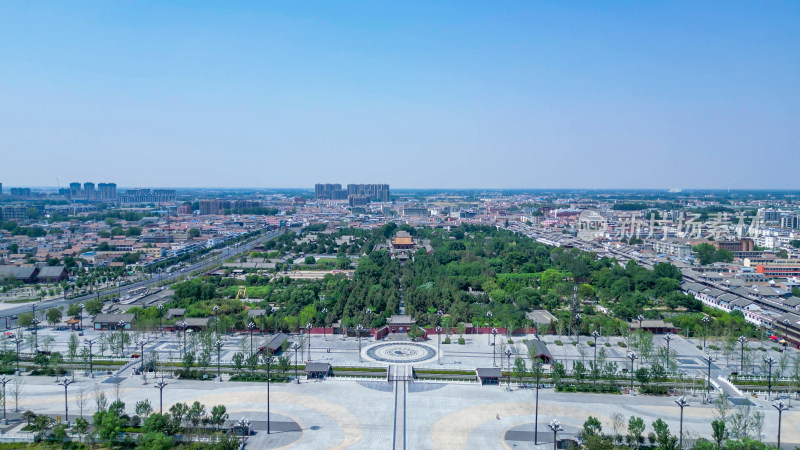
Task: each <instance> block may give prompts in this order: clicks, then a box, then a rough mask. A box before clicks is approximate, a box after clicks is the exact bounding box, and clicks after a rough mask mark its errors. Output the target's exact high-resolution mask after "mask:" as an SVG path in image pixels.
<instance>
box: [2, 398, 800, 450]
mask: <svg viewBox="0 0 800 450" xmlns="http://www.w3.org/2000/svg"><path fill="white" fill-rule="evenodd" d="M3 386H4V387H5V384H4V385H3ZM3 398H5V396H3ZM772 406H773V407H774V408H775V409H777V410H778V450H780V448H781V420H782V419H783V412H784V411H786V410H787V409H789V405H787V404H785V403H783V400H778V401H777V402H775V403H773V404H772ZM3 415H4V416H3V417H5V402H3ZM759 437H760V436H759Z"/></svg>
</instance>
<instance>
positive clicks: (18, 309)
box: [0, 230, 284, 329]
mask: <svg viewBox="0 0 800 450" xmlns="http://www.w3.org/2000/svg"><path fill="white" fill-rule="evenodd" d="M283 233H284V230H272V231H269V232H268V233H266V234H265V235H262V236H259V237H257V238H255V239H253V240H252V241H250V242H248V243H246V244H244V245H234V246H233V248H231V247H224V248H223V250H222V253H221V254H219V255H213V256H208V257H206V258H204V259H202V260H200V261H198V262H196V263H194V264H192V265H191V266H188V267H186V268H185V269H184V270H182V271H175V272H173V273H170V274H166V275H161V274H158V275H153V276H152V277H151V278H150V279H147V280H141V281H137V282H135V283H131V284H126V285H125V286H124V287H125V289H126V290H131V289H134V288H138V287H142V286H151V285H155V284H159V283H162V282H165V281H174V280H176V279H178V278H180V277H186V278H193V277H191V276H187V274H189V273H192V272H194V271H196V270H200V269H207V268H210V267H214V266H216V265H218V264H220V263H221V262H222V261H224V260H226V259H228V258H230V257H232V256H237V255H240V254H242V253H245V252H249V251H250V250H252V249H253V247H255V246H256V245H258V244H259V243H261V242H263V241H267V240H270V239H274V238H275V237H276V236H279V235H281V234H283ZM118 289H119V288H111V289H106V290H104V291H101V292H99V293H98V292H95V293H91V294H86V295H82V296H80V297H73V298H69V299H66V298H64V297H59V298H54V299H51V300H43V301H40V302H37V303H36V309H37V310H39V311H42V310H47V309H50V308H57V307H59V306H62V305H69V304H71V303H79V302H85V301H88V300H93V299H95V298H97V297H98V296H103V295H107V294H113V293H116V292H117V291H118ZM30 311H31V304H30V303H29V304H25V305H19V306H15V307H13V308H9V309H6V310H4V311H3V316H2V318H4V319H5V320H0V326H3V327H5V328H6V329H8V328H12V327H14V322H15V320H14V319H12V317H14V316H16V315H18V314H20V313H26V312H30Z"/></svg>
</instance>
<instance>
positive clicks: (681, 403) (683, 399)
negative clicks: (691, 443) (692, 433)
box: [675, 397, 689, 449]
mask: <svg viewBox="0 0 800 450" xmlns="http://www.w3.org/2000/svg"><path fill="white" fill-rule="evenodd" d="M675 404H677V405H678V406H680V407H681V428H680V433H679V435H678V436H679V437H678V439H679V444H678V448H680V449H682V448H683V408H685V407H686V406H688V405H689V402H688V401H687V400H686V397H681V398H679V399H677V400H675Z"/></svg>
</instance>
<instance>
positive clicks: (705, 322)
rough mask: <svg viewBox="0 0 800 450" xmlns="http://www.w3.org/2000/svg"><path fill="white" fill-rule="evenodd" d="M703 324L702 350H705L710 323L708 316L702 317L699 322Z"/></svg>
mask: <svg viewBox="0 0 800 450" xmlns="http://www.w3.org/2000/svg"><path fill="white" fill-rule="evenodd" d="M701 321H702V322H703V349H705V348H706V336H708V323H709V322H711V319H709V318H708V316H703V319H702V320H701Z"/></svg>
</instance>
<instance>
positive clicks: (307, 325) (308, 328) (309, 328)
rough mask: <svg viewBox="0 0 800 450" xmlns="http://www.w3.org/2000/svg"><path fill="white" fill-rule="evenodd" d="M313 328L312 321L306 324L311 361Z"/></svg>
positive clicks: (309, 358)
mask: <svg viewBox="0 0 800 450" xmlns="http://www.w3.org/2000/svg"><path fill="white" fill-rule="evenodd" d="M313 328H314V327H313V326H312V325H311V322H308V323H307V324H306V334H308V361H311V330H312V329H313Z"/></svg>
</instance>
